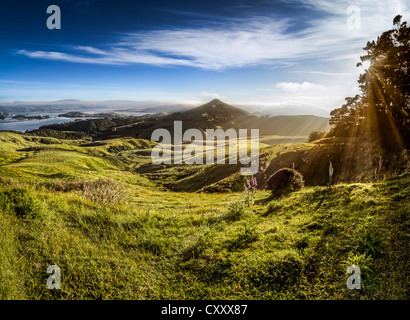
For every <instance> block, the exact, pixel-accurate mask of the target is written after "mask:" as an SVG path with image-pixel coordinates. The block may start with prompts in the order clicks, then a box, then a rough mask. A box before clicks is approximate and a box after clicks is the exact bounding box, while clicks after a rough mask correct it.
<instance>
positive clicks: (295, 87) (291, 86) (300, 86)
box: [276, 81, 327, 93]
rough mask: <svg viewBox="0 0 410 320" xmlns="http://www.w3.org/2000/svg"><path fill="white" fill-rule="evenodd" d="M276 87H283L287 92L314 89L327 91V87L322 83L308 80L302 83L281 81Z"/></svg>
mask: <svg viewBox="0 0 410 320" xmlns="http://www.w3.org/2000/svg"><path fill="white" fill-rule="evenodd" d="M276 87H277V88H279V89H281V90H282V91H284V92H287V93H294V92H301V91H310V92H311V91H312V90H315V91H316V90H320V91H326V90H327V88H326V87H325V86H322V85H318V84H314V83H310V82H307V81H304V82H302V83H297V82H279V83H277V84H276Z"/></svg>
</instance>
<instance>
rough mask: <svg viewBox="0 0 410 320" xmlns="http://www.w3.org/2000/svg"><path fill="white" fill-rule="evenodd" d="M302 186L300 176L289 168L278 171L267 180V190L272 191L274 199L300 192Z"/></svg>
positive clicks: (301, 177)
mask: <svg viewBox="0 0 410 320" xmlns="http://www.w3.org/2000/svg"><path fill="white" fill-rule="evenodd" d="M303 186H304V181H303V176H302V174H301V173H300V172H298V171H296V170H294V169H290V168H283V169H280V170H278V171H276V172H275V173H274V174H273V175H271V176H270V178H269V179H268V189H269V190H271V191H272V194H273V195H274V196H275V197H280V196H282V195H286V194H289V193H291V192H293V191H296V190H300V189H302V188H303Z"/></svg>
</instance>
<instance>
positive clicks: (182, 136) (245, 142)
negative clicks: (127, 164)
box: [151, 121, 259, 175]
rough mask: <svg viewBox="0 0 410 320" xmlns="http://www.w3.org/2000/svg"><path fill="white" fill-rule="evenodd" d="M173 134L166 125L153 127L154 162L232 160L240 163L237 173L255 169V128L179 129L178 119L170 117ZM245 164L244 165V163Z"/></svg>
mask: <svg viewBox="0 0 410 320" xmlns="http://www.w3.org/2000/svg"><path fill="white" fill-rule="evenodd" d="M173 131H174V132H173V133H174V135H173V137H172V135H171V133H170V131H169V130H167V129H162V128H161V129H156V130H154V131H153V132H152V135H151V140H152V141H158V142H159V143H158V144H157V145H156V146H155V147H154V148H153V149H152V152H151V159H152V162H153V163H154V164H183V163H185V164H189V165H191V164H204V163H206V164H214V163H215V160H216V164H226V163H229V164H232V165H236V164H238V160H239V162H240V163H241V164H242V165H244V167H242V168H241V169H240V173H241V175H254V174H256V173H257V172H258V170H259V129H251V130H250V139H248V129H239V130H238V132H237V131H236V130H235V129H227V130H223V129H206V130H202V131H201V130H199V129H195V128H191V129H188V130H186V131H185V132H183V130H182V121H174V128H173ZM245 166H246V167H245Z"/></svg>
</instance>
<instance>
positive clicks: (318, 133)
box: [308, 131, 326, 142]
mask: <svg viewBox="0 0 410 320" xmlns="http://www.w3.org/2000/svg"><path fill="white" fill-rule="evenodd" d="M325 135H326V131H312V132H311V133H310V134H309V138H308V142H313V141H316V140H319V139H322V138H323V137H324V136H325Z"/></svg>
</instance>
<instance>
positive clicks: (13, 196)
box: [0, 188, 40, 218]
mask: <svg viewBox="0 0 410 320" xmlns="http://www.w3.org/2000/svg"><path fill="white" fill-rule="evenodd" d="M0 208H1V209H3V210H5V211H14V212H15V214H16V215H17V216H19V217H22V218H30V217H35V216H36V215H37V214H38V213H39V211H40V206H39V205H38V203H37V201H36V199H35V198H34V197H33V196H32V195H31V194H30V193H29V192H28V191H27V190H26V189H20V188H14V189H11V190H7V191H3V192H2V193H0Z"/></svg>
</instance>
